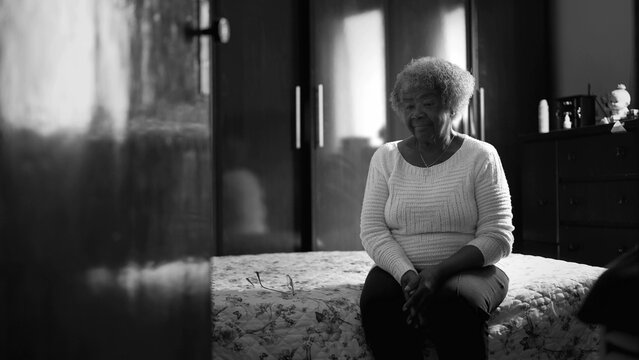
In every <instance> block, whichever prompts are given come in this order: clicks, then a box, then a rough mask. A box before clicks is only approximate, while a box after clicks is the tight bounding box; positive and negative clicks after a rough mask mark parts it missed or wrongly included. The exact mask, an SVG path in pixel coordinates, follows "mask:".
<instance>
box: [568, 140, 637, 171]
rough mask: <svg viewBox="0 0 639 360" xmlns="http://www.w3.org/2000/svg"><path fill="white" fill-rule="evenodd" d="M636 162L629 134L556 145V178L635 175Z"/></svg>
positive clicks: (633, 142) (635, 149)
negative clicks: (557, 175) (557, 176)
mask: <svg viewBox="0 0 639 360" xmlns="http://www.w3.org/2000/svg"><path fill="white" fill-rule="evenodd" d="M638 159H639V157H638V156H637V136H636V135H635V134H633V133H624V134H604V135H598V136H590V137H583V138H576V139H566V140H564V141H560V142H559V144H558V152H557V162H558V165H559V166H558V167H559V177H560V178H573V177H577V178H579V177H602V176H603V177H605V176H627V175H631V174H634V175H636V174H638V173H639V160H638Z"/></svg>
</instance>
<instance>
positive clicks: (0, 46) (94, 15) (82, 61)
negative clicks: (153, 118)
mask: <svg viewBox="0 0 639 360" xmlns="http://www.w3.org/2000/svg"><path fill="white" fill-rule="evenodd" d="M130 13H131V11H130V9H128V8H127V5H125V2H124V1H118V0H92V1H91V0H48V1H38V0H21V1H4V2H1V3H0V83H1V84H2V87H1V88H0V118H1V119H2V121H3V123H4V124H5V125H6V126H11V127H13V128H16V129H27V130H32V131H34V132H36V133H38V134H40V135H43V136H48V135H53V134H64V135H82V134H85V133H87V132H88V131H89V130H90V129H91V126H92V125H93V120H94V119H95V118H96V116H99V118H100V122H101V124H100V126H99V128H100V129H104V128H108V129H109V131H111V132H113V134H114V135H115V136H116V137H120V138H121V137H122V136H123V130H124V127H125V124H126V118H127V114H128V107H129V103H128V101H129V68H130V64H129V58H130V56H129V53H128V51H129V47H130V44H129V43H130V40H129V30H128V29H129V26H128V24H130V21H129V16H130V15H129V14H130ZM96 110H99V111H96ZM105 125H108V126H105Z"/></svg>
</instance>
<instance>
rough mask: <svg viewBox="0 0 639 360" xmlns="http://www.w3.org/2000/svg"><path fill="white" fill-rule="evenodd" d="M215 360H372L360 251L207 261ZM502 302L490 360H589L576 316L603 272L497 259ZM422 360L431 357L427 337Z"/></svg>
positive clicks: (590, 350)
mask: <svg viewBox="0 0 639 360" xmlns="http://www.w3.org/2000/svg"><path fill="white" fill-rule="evenodd" d="M211 264H212V265H211V266H212V281H211V291H212V320H213V329H212V337H213V338H212V346H213V358H214V359H307V360H308V359H372V355H371V353H370V351H369V349H368V348H367V346H366V343H365V339H364V334H363V329H362V327H361V321H360V314H359V296H360V293H361V290H362V286H363V283H364V280H365V278H366V275H367V273H368V271H369V270H370V268H371V267H372V266H373V262H372V260H371V259H370V258H369V257H368V255H367V254H366V253H365V252H364V251H340V252H338V251H334V252H308V253H281V254H261V255H240V256H220V257H213V258H212V262H211ZM501 264H503V268H504V269H505V270H506V272H507V273H508V274H509V276H510V289H509V291H508V295H507V296H506V299H505V300H504V301H503V302H502V304H501V305H500V306H499V308H498V309H497V311H495V312H494V314H493V315H492V316H491V318H490V320H489V322H488V326H489V351H490V358H491V359H596V358H597V350H598V347H599V333H598V331H597V328H596V327H595V326H594V325H586V324H584V323H582V322H580V321H578V320H577V319H576V318H575V316H574V314H575V312H576V311H577V309H578V308H579V306H580V304H581V303H582V301H583V300H584V298H585V296H586V294H587V293H588V290H589V289H590V287H591V286H592V285H593V283H594V281H595V280H596V279H597V277H598V276H599V275H600V274H601V273H602V272H603V271H604V270H605V269H604V268H601V267H594V266H588V265H583V264H578V263H573V262H566V261H561V260H555V259H549V258H544V257H538V256H531V255H523V254H511V256H509V257H508V258H505V259H503V260H502V263H501ZM424 341H425V343H426V344H427V346H426V349H425V350H424V358H425V359H437V354H436V352H435V350H434V348H433V347H432V345H431V344H429V343H428V339H425V340H424Z"/></svg>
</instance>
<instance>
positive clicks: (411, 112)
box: [401, 90, 452, 142]
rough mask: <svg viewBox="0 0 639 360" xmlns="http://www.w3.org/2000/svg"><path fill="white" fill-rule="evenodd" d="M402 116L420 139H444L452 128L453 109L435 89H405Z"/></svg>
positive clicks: (410, 129)
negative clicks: (444, 102) (445, 104)
mask: <svg viewBox="0 0 639 360" xmlns="http://www.w3.org/2000/svg"><path fill="white" fill-rule="evenodd" d="M401 102H402V104H401V116H402V120H403V121H404V123H405V124H406V126H407V127H408V130H409V131H410V132H411V133H412V134H413V136H415V137H416V138H417V140H418V141H420V142H421V141H426V142H433V141H436V140H438V139H444V138H445V137H446V135H447V134H448V133H449V132H450V129H451V120H452V118H451V111H450V109H448V108H446V107H445V106H444V105H443V104H442V101H441V96H440V95H439V93H438V92H436V91H434V90H426V91H423V90H405V91H403V92H402V98H401Z"/></svg>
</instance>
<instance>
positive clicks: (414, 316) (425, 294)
mask: <svg viewBox="0 0 639 360" xmlns="http://www.w3.org/2000/svg"><path fill="white" fill-rule="evenodd" d="M438 283H439V281H438V276H437V271H436V267H435V266H427V267H425V268H424V269H422V270H421V271H420V272H419V274H418V273H417V272H415V271H413V270H410V271H407V272H406V273H404V275H403V276H402V278H401V286H402V290H403V292H404V298H405V299H406V302H405V303H404V306H403V308H402V310H403V311H404V312H408V316H407V318H406V322H407V323H408V324H409V325H412V326H413V327H415V328H419V327H421V326H422V325H424V324H425V319H424V315H423V314H424V312H423V310H424V308H425V307H426V305H427V304H428V302H429V300H430V299H431V296H432V295H433V294H434V292H435V290H436V289H437V286H438V285H439V284H438Z"/></svg>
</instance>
